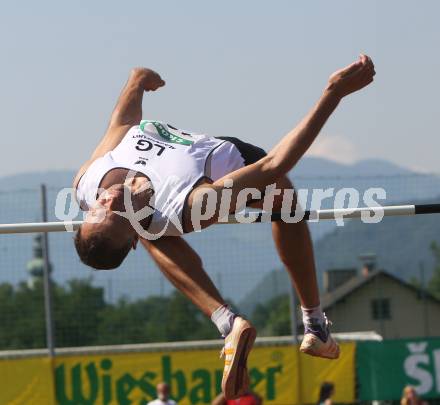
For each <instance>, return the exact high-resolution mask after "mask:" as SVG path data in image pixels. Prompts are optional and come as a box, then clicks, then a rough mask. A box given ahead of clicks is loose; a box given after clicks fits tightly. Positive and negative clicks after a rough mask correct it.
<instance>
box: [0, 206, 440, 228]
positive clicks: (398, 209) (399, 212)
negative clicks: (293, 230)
mask: <svg viewBox="0 0 440 405" xmlns="http://www.w3.org/2000/svg"><path fill="white" fill-rule="evenodd" d="M301 213H302V214H303V217H302V220H304V221H321V220H334V219H349V218H362V216H363V215H376V214H383V216H385V217H389V216H412V215H422V214H440V204H425V205H423V204H422V205H389V206H383V207H370V208H369V207H362V208H338V209H328V210H315V211H304V212H301ZM246 215H249V218H250V219H249V221H246V220H245V219H243V218H244V217H246ZM246 215H245V214H244V213H237V214H232V215H229V216H228V217H227V218H225V221H220V222H219V224H238V223H259V222H270V221H272V222H275V221H282V220H283V214H282V213H281V212H274V213H272V214H270V213H265V212H261V211H251V212H247V213H246ZM289 215H290V216H291V217H292V218H293V217H294V216H295V212H291V213H290V214H289ZM289 215H287V214H286V217H288V216H289ZM82 223H83V221H64V222H61V221H58V222H37V223H16V224H0V234H9V233H32V232H72V231H76V230H77V229H78V228H79V227H80V225H81V224H82Z"/></svg>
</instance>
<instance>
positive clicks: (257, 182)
mask: <svg viewBox="0 0 440 405" xmlns="http://www.w3.org/2000/svg"><path fill="white" fill-rule="evenodd" d="M374 74H375V71H374V65H373V63H372V61H371V59H370V58H369V57H367V56H366V55H361V56H360V57H359V59H358V60H357V61H356V62H354V63H352V64H351V65H349V66H347V67H346V68H343V69H340V70H338V71H337V72H335V73H334V74H332V75H331V76H330V78H329V80H328V83H327V85H326V86H325V89H324V91H323V93H322V95H321V97H320V98H319V100H318V102H317V103H316V105H315V106H314V107H313V108H312V110H311V111H310V112H309V113H308V114H307V115H306V116H305V117H304V119H303V120H302V121H301V122H300V123H299V124H298V125H297V126H296V127H295V128H294V129H293V130H292V131H291V132H289V133H288V134H287V135H286V136H284V137H283V138H282V139H281V140H280V141H279V142H278V143H277V144H276V146H275V147H274V148H273V149H271V150H270V152H269V153H265V152H264V151H263V150H262V149H260V148H258V147H256V146H254V145H251V144H248V143H245V142H243V141H241V140H239V139H237V138H232V137H220V138H215V137H209V136H207V135H204V134H196V133H192V132H189V131H183V130H180V129H178V128H176V127H174V126H172V125H170V124H166V123H164V122H159V121H154V120H142V98H143V94H144V92H146V91H155V90H157V89H159V88H160V87H162V86H164V85H165V82H164V81H163V80H162V79H161V77H160V76H159V75H158V74H157V73H155V72H154V71H152V70H149V69H145V68H136V69H134V70H133V71H132V73H131V75H130V77H129V79H128V82H127V84H126V85H125V87H124V89H123V90H122V93H121V95H120V98H119V100H118V102H117V105H116V107H115V109H114V111H113V114H112V116H111V119H110V124H109V127H108V129H107V132H106V134H105V135H104V137H103V138H102V140H101V142H100V143H99V144H98V146H97V148H96V149H95V151H94V152H93V154H92V156H91V158H90V159H89V160H88V161H87V162H86V163H85V164H84V165H83V166H82V167H81V168H80V170H79V171H78V174H77V176H76V178H75V180H74V187H75V188H76V191H77V199H78V201H79V203H80V206H81V208H82V209H83V210H86V211H87V214H86V216H85V222H84V224H83V225H82V226H81V227H80V229H79V230H78V232H77V234H76V237H75V245H76V249H77V251H78V254H79V256H80V258H81V260H82V261H83V262H84V263H85V264H87V265H89V266H91V267H94V268H95V269H113V268H116V267H118V266H119V265H120V264H121V263H122V261H123V260H124V258H125V257H126V255H127V254H128V252H129V251H130V250H131V249H132V248H135V247H136V244H137V242H138V240H140V242H141V243H142V245H143V246H144V247H145V248H146V249H147V251H148V252H149V254H150V255H151V257H152V258H153V259H154V261H155V262H156V263H157V265H158V267H159V268H160V270H161V271H162V272H163V273H164V274H165V276H166V277H167V278H168V279H169V280H170V281H171V282H172V283H173V284H174V285H175V286H176V287H177V288H178V289H179V290H180V291H182V292H183V293H184V294H185V295H186V296H187V297H188V298H189V299H190V300H191V301H192V302H193V303H194V304H195V305H197V306H198V307H199V308H200V309H201V310H202V311H203V313H205V314H206V315H207V316H209V317H210V318H211V319H212V321H213V322H214V324H215V325H216V326H217V328H218V330H219V331H220V333H221V335H222V336H223V337H224V338H225V347H224V355H225V368H224V374H223V381H222V389H223V392H224V394H225V397H226V398H227V399H231V398H235V397H237V396H239V395H240V394H241V393H243V392H245V391H246V390H247V389H248V385H249V378H248V374H247V369H246V361H247V356H248V354H249V351H250V350H251V348H252V345H253V342H254V339H255V336H256V331H255V329H254V327H253V326H252V325H251V324H250V322H249V321H247V320H245V319H244V318H243V317H240V316H237V315H236V314H234V313H233V312H232V310H231V309H230V308H229V307H228V305H227V304H226V303H225V301H224V300H223V298H222V297H221V295H220V294H219V292H218V290H217V289H216V287H215V286H214V284H213V283H212V281H211V280H210V278H209V277H208V275H207V274H206V273H205V271H204V269H203V265H202V262H201V260H200V258H199V256H198V255H197V254H196V253H195V252H194V250H192V248H191V247H190V246H189V245H188V244H187V243H186V242H185V240H184V239H183V238H182V235H183V234H185V233H188V232H192V231H195V230H199V229H203V228H206V227H208V226H210V225H212V224H215V223H217V222H219V221H221V220H222V218H224V217H225V215H228V214H232V213H235V212H237V211H239V210H241V209H242V208H244V207H245V206H251V207H256V208H263V206H264V209H265V210H267V209H269V210H270V209H273V210H276V211H280V210H281V209H283V210H286V211H288V212H290V211H291V210H292V209H294V208H295V207H296V200H295V198H293V199H291V201H290V206H287V207H286V206H285V204H283V197H284V196H288V195H289V193H290V196H292V195H293V185H292V183H291V182H290V180H289V179H288V177H287V173H288V172H289V171H290V170H291V169H292V167H293V166H294V165H295V164H296V163H297V162H298V160H299V159H300V158H301V157H302V156H303V155H304V153H305V152H306V151H307V149H308V148H309V146H310V145H311V144H312V142H313V141H314V139H315V138H316V136H317V135H318V133H319V132H320V130H321V128H322V127H323V125H324V124H325V122H326V120H327V119H328V118H329V116H330V115H331V114H332V112H333V111H334V110H335V108H336V107H337V105H338V104H339V102H340V101H341V99H342V98H343V97H345V96H347V95H349V94H351V93H353V92H356V91H358V90H360V89H362V88H363V87H365V86H367V85H368V84H369V83H371V82H372V81H373V76H374ZM270 185H276V189H277V190H279V192H267V193H266V195H264V191H265V190H266V191H267V190H268V189H266V187H267V186H270ZM271 190H272V189H271ZM268 194H270V195H268ZM268 205H269V207H268ZM208 211H210V215H206V214H207V212H208ZM272 233H273V238H274V241H275V244H276V247H277V250H278V253H279V256H280V260H281V261H282V263H283V264H284V266H285V268H286V270H287V272H288V273H289V276H290V278H291V281H292V283H293V285H294V287H295V288H296V290H297V292H298V296H299V299H300V302H301V308H302V312H303V321H304V326H305V332H304V339H303V342H302V344H301V348H300V350H301V351H302V352H304V353H307V354H310V355H314V356H319V357H326V358H332V359H334V358H337V357H338V356H339V347H338V345H337V343H336V342H335V341H334V339H333V338H332V336H331V335H330V332H329V321H328V320H327V318H326V317H325V315H324V313H323V312H322V310H321V307H320V301H319V293H318V286H317V281H316V274H315V263H314V257H313V249H312V243H311V239H310V235H309V230H308V227H307V224H306V222H304V221H301V222H297V223H287V222H283V221H278V222H274V223H273V224H272Z"/></svg>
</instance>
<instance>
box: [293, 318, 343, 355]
mask: <svg viewBox="0 0 440 405" xmlns="http://www.w3.org/2000/svg"><path fill="white" fill-rule="evenodd" d="M330 326H331V322H330V321H329V320H328V319H327V318H326V317H325V315H324V324H323V323H322V322H318V321H316V322H314V320H312V322H310V323H306V324H305V325H304V328H305V330H304V339H303V341H302V343H301V347H300V349H299V350H300V351H301V352H303V353H306V354H309V355H311V356H316V357H324V358H326V359H337V358H338V357H339V346H338V344H337V343H336V341H335V340H334V339H333V337H332V335H331V334H330V330H329V327H330Z"/></svg>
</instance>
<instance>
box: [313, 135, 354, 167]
mask: <svg viewBox="0 0 440 405" xmlns="http://www.w3.org/2000/svg"><path fill="white" fill-rule="evenodd" d="M306 156H314V157H321V158H325V159H330V160H335V161H336V162H339V163H345V164H350V163H354V162H356V161H357V160H358V159H359V155H358V153H357V150H356V147H355V146H354V144H353V143H351V142H350V141H349V140H348V139H346V138H344V137H343V136H340V135H325V134H321V135H320V136H319V137H318V138H317V139H316V140H315V142H314V143H313V144H312V146H311V147H310V149H309V150H308V151H307V153H306Z"/></svg>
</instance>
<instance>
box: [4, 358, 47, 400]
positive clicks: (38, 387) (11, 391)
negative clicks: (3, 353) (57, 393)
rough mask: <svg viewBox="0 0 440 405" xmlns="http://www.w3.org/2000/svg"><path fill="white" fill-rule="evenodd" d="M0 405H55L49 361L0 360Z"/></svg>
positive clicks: (34, 359)
mask: <svg viewBox="0 0 440 405" xmlns="http://www.w3.org/2000/svg"><path fill="white" fill-rule="evenodd" d="M0 386H1V389H0V404H2V405H24V404H32V405H55V398H54V385H53V379H52V372H51V360H50V359H49V358H44V357H41V358H40V357H38V358H30V359H11V360H0Z"/></svg>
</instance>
